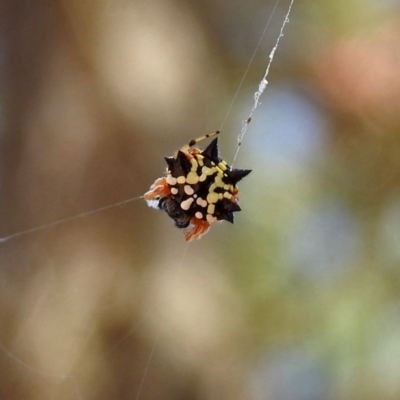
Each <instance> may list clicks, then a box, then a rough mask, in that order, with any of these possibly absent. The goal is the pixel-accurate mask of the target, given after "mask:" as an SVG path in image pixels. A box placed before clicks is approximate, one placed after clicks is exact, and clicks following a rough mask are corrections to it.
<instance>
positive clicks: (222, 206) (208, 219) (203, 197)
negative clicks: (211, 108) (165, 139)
mask: <svg viewBox="0 0 400 400" xmlns="http://www.w3.org/2000/svg"><path fill="white" fill-rule="evenodd" d="M218 133H219V132H213V133H210V134H208V135H205V136H202V137H200V138H197V139H194V140H191V141H190V142H189V143H188V144H187V145H185V146H183V147H182V148H181V149H180V150H178V152H177V153H176V155H175V156H173V157H166V158H165V161H166V162H167V176H166V177H164V178H159V179H157V180H156V181H155V182H154V184H153V185H152V186H151V187H150V190H149V191H148V192H147V193H145V194H144V198H145V200H147V201H148V203H149V205H151V206H155V207H157V208H160V209H162V210H164V211H166V213H167V214H168V215H169V216H170V217H171V218H172V219H173V220H174V221H175V225H176V226H177V227H178V228H187V227H188V226H189V225H191V226H192V227H191V229H190V230H187V231H186V232H185V239H186V240H193V239H197V238H199V237H200V236H201V235H203V234H205V233H206V232H207V231H208V229H209V227H210V224H211V223H213V222H214V221H222V220H226V221H229V222H231V223H233V221H234V217H233V213H234V212H237V211H240V210H241V209H240V207H239V204H238V202H237V197H236V196H237V194H238V192H239V189H238V188H237V186H236V184H237V183H238V182H239V181H240V180H241V179H242V178H244V177H245V176H247V175H248V174H249V173H250V172H251V170H243V169H232V168H231V167H229V166H228V164H227V163H226V162H225V161H223V160H222V159H221V158H220V156H219V152H218V138H215V139H214V140H213V141H212V142H211V143H210V144H209V145H208V146H207V147H206V148H205V149H204V150H203V151H201V150H199V149H198V148H192V146H194V145H195V144H196V143H198V142H199V141H201V140H204V139H206V138H208V137H211V136H215V135H218ZM191 148H192V149H191Z"/></svg>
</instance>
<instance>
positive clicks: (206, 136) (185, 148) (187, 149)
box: [181, 131, 219, 153]
mask: <svg viewBox="0 0 400 400" xmlns="http://www.w3.org/2000/svg"><path fill="white" fill-rule="evenodd" d="M218 134H219V131H215V132H211V133H207V135H204V136H200V137H198V138H196V139H192V140H191V141H190V142H189V143H188V144H185V145H184V146H182V147H181V151H183V152H184V153H185V152H187V151H189V149H190V148H191V147H192V146H194V145H195V144H196V143H198V142H201V141H202V140H205V139H207V138H209V137H213V136H216V135H218Z"/></svg>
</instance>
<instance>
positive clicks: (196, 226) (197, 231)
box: [185, 217, 210, 242]
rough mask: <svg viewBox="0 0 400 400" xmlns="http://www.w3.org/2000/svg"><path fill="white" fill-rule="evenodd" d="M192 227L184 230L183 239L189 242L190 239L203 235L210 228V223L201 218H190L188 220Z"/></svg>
mask: <svg viewBox="0 0 400 400" xmlns="http://www.w3.org/2000/svg"><path fill="white" fill-rule="evenodd" d="M190 224H191V225H192V228H191V229H190V230H188V231H186V232H185V240H186V241H187V242H190V241H191V240H195V239H199V238H200V236H202V235H204V234H205V233H207V232H208V230H209V229H210V224H209V223H208V222H207V221H203V220H202V219H197V218H195V217H194V218H192V219H191V220H190Z"/></svg>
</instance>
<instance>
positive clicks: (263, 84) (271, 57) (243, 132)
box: [232, 0, 294, 165]
mask: <svg viewBox="0 0 400 400" xmlns="http://www.w3.org/2000/svg"><path fill="white" fill-rule="evenodd" d="M293 3H294V0H291V2H290V4H289V8H288V11H287V13H286V15H285V19H284V20H283V23H282V26H281V29H280V31H279V35H278V38H277V39H276V42H275V46H274V47H273V49H272V51H271V53H270V54H269V61H268V64H267V68H266V69H265V72H264V76H263V77H262V79H261V81H260V83H259V85H258V90H257V91H256V92H255V93H254V103H253V107H252V108H251V111H250V114H249V116H248V117H247V119H246V120H245V121H244V122H243V126H242V129H241V131H240V134H239V136H238V143H237V148H236V153H235V156H234V157H233V161H232V165H233V163H234V162H235V160H236V157H237V155H238V154H239V151H240V146H241V145H242V142H243V139H244V136H245V135H246V132H247V128H248V126H249V124H250V122H251V120H252V118H253V114H254V112H255V111H256V109H257V107H258V105H259V104H260V97H261V95H262V94H263V92H264V90H265V89H266V87H267V85H268V80H267V77H268V74H269V70H270V68H271V64H272V62H273V60H274V56H275V52H276V50H277V49H278V46H279V42H280V40H281V38H282V37H283V36H284V35H283V31H284V29H285V26H286V24H287V23H288V22H289V16H290V12H291V10H292V6H293Z"/></svg>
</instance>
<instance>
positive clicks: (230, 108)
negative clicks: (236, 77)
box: [219, 0, 281, 131]
mask: <svg viewBox="0 0 400 400" xmlns="http://www.w3.org/2000/svg"><path fill="white" fill-rule="evenodd" d="M280 1H281V0H277V1H276V3H275V6H274V8H273V10H272V13H271V15H270V17H269V18H268V21H267V23H266V24H265V27H264V30H263V32H262V34H261V36H260V39H259V40H258V43H257V46H256V48H255V49H254V52H253V55H252V56H251V58H250V61H249V63H248V64H247V67H246V69H245V71H244V74H243V76H242V79H241V80H240V82H239V85H238V87H237V89H236V92H235V94H234V95H233V98H232V101H231V103H230V104H229V107H228V111H227V112H226V114H225V117H224V119H223V120H222V123H221V126H220V128H219V130H220V131H222V128H223V127H224V125H225V122H226V120H227V118H228V116H229V114H230V113H231V110H232V107H233V105H234V104H235V101H236V98H237V96H238V94H239V92H240V89H241V88H242V86H243V82H244V80H245V79H246V76H247V74H248V72H249V69H250V67H251V65H252V64H253V61H254V57H255V56H256V54H257V52H258V49H259V48H260V45H261V43H262V41H263V39H264V36H265V33H266V32H267V29H268V27H269V24H270V23H271V20H272V17H273V16H274V14H275V11H276V8H277V7H278V4H279V3H280Z"/></svg>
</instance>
